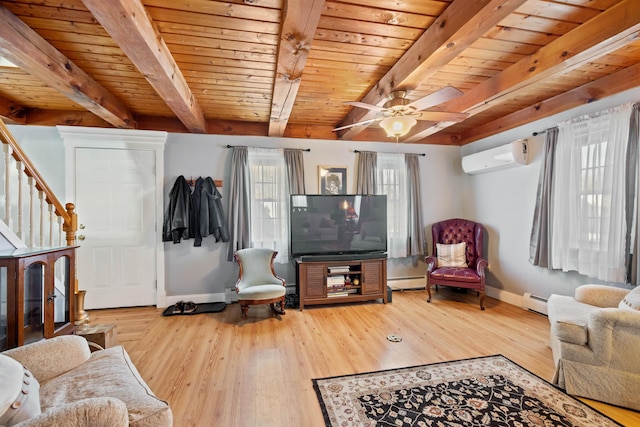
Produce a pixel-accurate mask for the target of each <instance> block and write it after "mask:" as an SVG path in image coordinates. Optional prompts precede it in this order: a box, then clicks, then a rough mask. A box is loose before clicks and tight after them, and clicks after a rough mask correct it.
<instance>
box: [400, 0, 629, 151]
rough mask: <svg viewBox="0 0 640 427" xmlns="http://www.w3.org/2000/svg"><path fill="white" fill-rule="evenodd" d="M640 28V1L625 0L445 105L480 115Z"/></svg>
mask: <svg viewBox="0 0 640 427" xmlns="http://www.w3.org/2000/svg"><path fill="white" fill-rule="evenodd" d="M639 31H640V2H638V1H637V0H623V1H621V2H620V3H618V4H616V5H614V6H612V7H611V8H609V9H607V10H606V11H604V12H602V13H601V14H599V15H598V16H596V17H594V18H592V19H590V20H589V21H587V22H585V23H584V24H582V25H580V26H579V27H577V28H575V29H573V30H571V31H569V32H568V33H566V34H565V35H563V36H561V37H559V38H557V39H556V40H554V41H553V42H551V43H549V44H547V45H546V46H543V47H541V48H540V49H539V50H538V51H537V52H536V53H534V54H531V55H527V56H526V57H524V58H522V59H521V60H520V61H518V62H516V63H515V64H513V65H512V66H510V67H509V68H507V69H505V70H504V71H502V72H500V73H498V74H496V75H495V76H493V77H491V78H490V79H487V80H485V81H484V82H482V83H480V84H479V85H477V86H476V87H474V88H473V89H471V90H469V91H468V92H466V93H465V94H464V95H462V96H461V97H459V98H456V99H454V100H452V101H449V102H447V103H445V104H443V105H441V107H442V108H443V109H444V110H446V111H456V112H467V113H469V114H470V115H471V116H473V115H476V114H478V113H480V112H482V111H485V110H487V109H489V108H491V107H493V106H495V105H497V104H499V103H502V102H504V101H507V100H509V99H511V98H513V97H516V96H517V95H518V92H519V91H520V90H522V89H525V88H527V86H529V85H531V84H534V83H539V82H540V81H541V80H544V79H546V78H551V77H557V76H559V75H562V74H565V73H568V72H569V71H571V70H574V69H576V68H577V67H579V66H581V65H584V64H585V63H587V62H590V61H593V60H595V59H597V58H599V57H602V56H604V55H606V54H608V53H611V52H613V51H615V50H617V49H620V48H621V47H623V46H625V45H627V44H630V43H633V42H634V41H636V40H637V39H638V32H639ZM453 124H454V123H442V124H441V125H440V126H438V127H437V128H435V127H434V128H430V129H427V130H424V131H421V132H417V133H412V135H411V136H410V137H409V138H407V139H405V141H406V142H417V141H419V140H420V139H422V138H424V137H426V136H429V135H431V134H433V133H434V132H439V131H441V130H442V129H445V128H447V127H449V126H451V125H453Z"/></svg>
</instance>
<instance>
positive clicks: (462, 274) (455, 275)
mask: <svg viewBox="0 0 640 427" xmlns="http://www.w3.org/2000/svg"><path fill="white" fill-rule="evenodd" d="M431 279H433V280H442V281H449V280H453V281H456V282H464V283H477V282H478V281H479V280H480V276H478V273H477V272H476V271H475V270H472V269H470V268H466V267H441V268H436V269H435V270H434V271H433V272H432V273H431ZM460 286H462V283H461V284H460Z"/></svg>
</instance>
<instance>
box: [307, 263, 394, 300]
mask: <svg viewBox="0 0 640 427" xmlns="http://www.w3.org/2000/svg"><path fill="white" fill-rule="evenodd" d="M295 263H296V288H297V293H298V296H299V298H300V310H303V309H304V306H305V305H315V304H334V303H346V302H356V301H369V300H374V299H382V301H383V302H384V303H385V304H386V303H387V259H386V258H375V259H363V260H357V259H353V260H348V261H314V260H310V261H307V260H302V259H296V260H295Z"/></svg>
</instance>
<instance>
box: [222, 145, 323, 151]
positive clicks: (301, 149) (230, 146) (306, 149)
mask: <svg viewBox="0 0 640 427" xmlns="http://www.w3.org/2000/svg"><path fill="white" fill-rule="evenodd" d="M235 147H246V145H227V148H235ZM256 148H273V147H256ZM273 149H274V150H275V148H273ZM289 150H300V151H311V148H289Z"/></svg>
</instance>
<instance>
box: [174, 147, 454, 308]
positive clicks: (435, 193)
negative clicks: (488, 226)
mask: <svg viewBox="0 0 640 427" xmlns="http://www.w3.org/2000/svg"><path fill="white" fill-rule="evenodd" d="M227 144H230V145H247V146H257V147H278V148H280V147H286V148H309V149H311V151H310V152H308V153H304V166H305V183H306V187H307V193H317V192H318V166H320V165H330V166H346V167H347V191H348V192H354V191H355V162H356V153H354V150H373V151H385V152H403V153H404V152H410V153H426V156H424V157H420V162H421V164H420V167H421V174H422V177H421V178H422V179H421V180H422V182H423V193H424V198H423V209H424V214H425V222H426V223H428V224H430V223H432V222H434V221H438V220H439V219H442V218H447V217H450V216H453V215H457V213H459V212H460V211H461V209H462V200H461V199H460V198H459V197H458V196H457V195H456V192H455V191H454V192H452V191H450V190H449V188H451V187H453V188H460V186H461V180H462V176H461V173H460V166H459V163H460V148H458V147H445V146H432V145H416V144H412V145H411V144H398V145H395V144H383V143H351V142H342V141H318V140H300V139H287V138H264V137H230V136H219V135H191V134H170V135H169V138H168V141H167V145H166V149H165V188H164V190H165V191H164V193H165V196H166V197H168V194H169V191H170V190H171V187H172V186H173V183H174V181H175V179H176V178H177V177H178V176H179V175H184V176H185V177H187V178H190V177H192V176H193V177H198V176H203V177H205V176H211V177H212V178H213V179H222V180H223V186H222V188H221V189H220V191H221V193H222V197H223V199H224V200H225V201H226V200H227V197H226V196H227V191H228V188H227V186H226V185H225V184H226V183H228V182H229V171H228V167H229V166H228V160H229V156H230V154H231V150H229V149H228V148H226V145H227ZM436 183H440V184H438V185H434V184H436ZM442 184H445V185H444V186H443V185H442ZM166 203H167V199H165V205H166ZM425 225H427V224H425ZM426 228H428V229H430V228H429V227H426ZM226 256H227V246H226V244H223V243H215V240H214V239H212V238H211V237H207V238H205V239H204V240H203V245H202V247H199V248H196V247H193V242H192V241H189V240H187V241H183V242H182V243H180V244H173V243H165V271H166V283H165V287H166V290H167V296H168V297H172V296H177V295H203V294H216V293H222V292H224V290H225V289H226V288H230V287H232V286H233V284H234V283H235V280H236V278H237V275H238V270H237V266H236V265H235V263H233V262H227V261H226ZM276 272H277V273H278V274H279V275H281V276H282V277H284V278H285V279H286V280H287V283H290V284H293V283H295V271H294V269H293V266H292V265H290V264H276ZM388 275H389V277H390V278H400V277H401V278H406V277H415V276H422V275H424V263H422V260H416V259H403V260H390V261H389V265H388Z"/></svg>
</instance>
